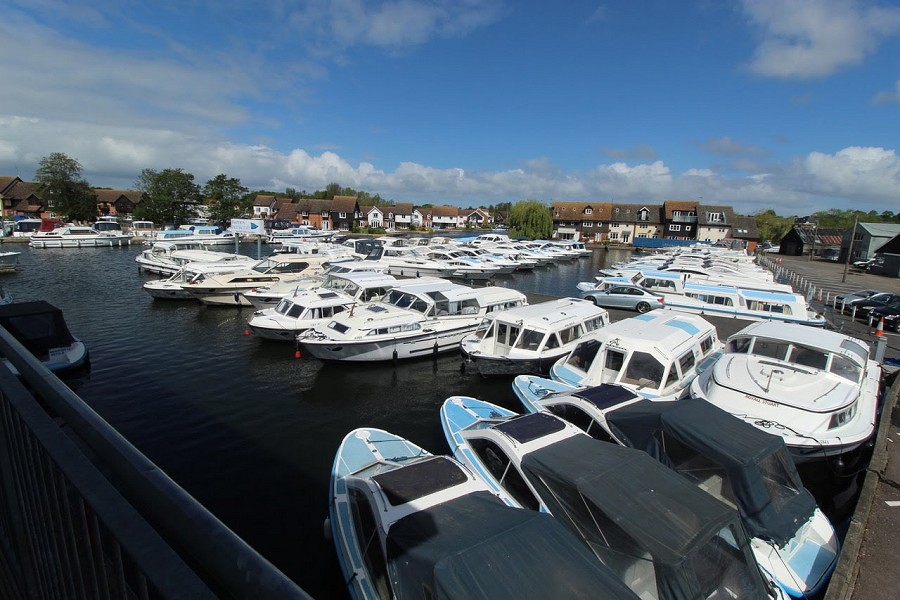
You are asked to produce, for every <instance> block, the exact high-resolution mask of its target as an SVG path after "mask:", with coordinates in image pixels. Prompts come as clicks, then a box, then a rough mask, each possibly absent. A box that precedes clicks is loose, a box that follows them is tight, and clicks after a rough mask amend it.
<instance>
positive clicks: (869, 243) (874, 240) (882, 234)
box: [839, 223, 900, 263]
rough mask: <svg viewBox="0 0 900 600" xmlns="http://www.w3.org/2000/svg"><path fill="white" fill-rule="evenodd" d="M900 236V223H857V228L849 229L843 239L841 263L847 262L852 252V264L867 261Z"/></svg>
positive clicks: (841, 243)
mask: <svg viewBox="0 0 900 600" xmlns="http://www.w3.org/2000/svg"><path fill="white" fill-rule="evenodd" d="M897 234H900V224H898V223H857V224H856V228H855V229H854V228H853V227H851V228H849V229H847V231H845V232H844V234H843V236H842V237H841V242H840V245H841V256H840V259H839V260H840V262H842V263H846V262H847V254H848V253H850V252H851V245H852V246H853V248H852V253H853V254H852V256H850V262H851V263H853V262H856V261H858V260H867V259H869V258H873V257H874V256H875V252H876V250H878V249H880V248H881V247H882V246H884V245H885V244H887V243H888V242H889V241H891V240H892V239H893V238H895V237H896V236H897ZM851 240H852V243H851Z"/></svg>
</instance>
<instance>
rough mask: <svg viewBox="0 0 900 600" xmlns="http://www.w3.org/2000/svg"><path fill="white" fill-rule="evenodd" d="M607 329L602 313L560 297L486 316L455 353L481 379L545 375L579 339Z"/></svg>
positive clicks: (604, 312) (588, 304) (587, 304)
mask: <svg viewBox="0 0 900 600" xmlns="http://www.w3.org/2000/svg"><path fill="white" fill-rule="evenodd" d="M606 325H609V312H608V311H607V310H606V309H605V308H600V307H598V306H595V305H594V304H593V303H591V302H588V301H586V300H580V299H578V298H560V299H557V300H549V301H547V302H541V303H539V304H530V305H528V306H519V307H516V308H511V309H509V310H503V311H497V312H493V313H490V314H489V315H487V316H486V317H485V319H484V321H483V322H482V323H481V325H479V326H478V329H476V330H475V332H474V333H472V334H470V335H467V336H466V337H465V338H463V340H462V342H461V343H460V349H461V350H462V352H463V354H464V355H465V356H466V357H467V359H468V361H467V362H469V363H472V364H473V365H474V367H475V368H476V369H477V371H478V372H479V373H481V374H482V375H519V374H523V373H535V374H541V375H546V374H547V373H548V372H549V370H550V367H551V366H552V365H553V363H555V362H556V361H557V360H559V359H560V358H561V357H562V356H565V355H567V354H568V353H569V352H570V351H571V350H572V348H574V347H575V345H576V344H577V343H578V340H579V339H580V338H581V337H582V336H583V335H585V334H588V333H591V332H592V331H595V330H597V329H599V328H601V327H604V326H606Z"/></svg>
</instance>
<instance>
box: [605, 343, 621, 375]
mask: <svg viewBox="0 0 900 600" xmlns="http://www.w3.org/2000/svg"><path fill="white" fill-rule="evenodd" d="M623 364H625V353H624V352H620V351H618V350H609V349H607V351H606V362H605V363H604V365H603V368H604V369H605V370H606V371H613V372H615V373H616V374H618V373H619V371H621V370H622V365H623Z"/></svg>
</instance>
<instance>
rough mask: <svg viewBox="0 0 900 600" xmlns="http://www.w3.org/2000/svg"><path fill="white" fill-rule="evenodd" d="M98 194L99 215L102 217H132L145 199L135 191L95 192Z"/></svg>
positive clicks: (140, 193)
mask: <svg viewBox="0 0 900 600" xmlns="http://www.w3.org/2000/svg"><path fill="white" fill-rule="evenodd" d="M94 191H95V192H96V194H97V213H98V214H99V215H101V216H104V215H108V216H117V217H123V218H124V217H130V216H131V215H132V213H134V209H135V207H136V206H137V205H138V204H140V202H141V199H142V198H143V197H144V194H143V193H142V192H138V191H135V190H94Z"/></svg>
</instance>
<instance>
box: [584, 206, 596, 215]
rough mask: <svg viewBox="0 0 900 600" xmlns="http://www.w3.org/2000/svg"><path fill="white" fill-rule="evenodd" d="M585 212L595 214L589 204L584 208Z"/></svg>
mask: <svg viewBox="0 0 900 600" xmlns="http://www.w3.org/2000/svg"><path fill="white" fill-rule="evenodd" d="M584 214H586V215H592V214H594V209H593V208H591V207H590V206H588V207H587V208H585V209H584Z"/></svg>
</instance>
